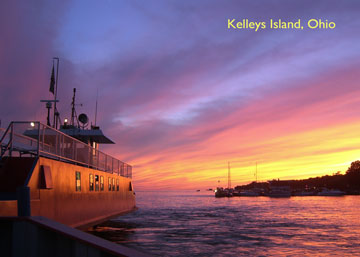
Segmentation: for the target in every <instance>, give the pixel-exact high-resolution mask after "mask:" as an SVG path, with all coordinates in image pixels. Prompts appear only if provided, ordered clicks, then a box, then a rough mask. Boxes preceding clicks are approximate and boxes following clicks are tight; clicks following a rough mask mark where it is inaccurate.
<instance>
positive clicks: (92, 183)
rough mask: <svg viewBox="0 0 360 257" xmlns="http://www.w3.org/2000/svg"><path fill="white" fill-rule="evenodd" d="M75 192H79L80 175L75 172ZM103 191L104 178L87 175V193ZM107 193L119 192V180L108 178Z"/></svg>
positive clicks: (78, 172)
mask: <svg viewBox="0 0 360 257" xmlns="http://www.w3.org/2000/svg"><path fill="white" fill-rule="evenodd" d="M75 180H76V187H75V190H76V191H81V173H80V171H76V172H75ZM94 190H95V191H104V176H99V175H94V174H89V191H94ZM108 191H119V179H116V185H115V178H110V177H109V178H108Z"/></svg>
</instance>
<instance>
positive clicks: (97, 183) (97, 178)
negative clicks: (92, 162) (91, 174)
mask: <svg viewBox="0 0 360 257" xmlns="http://www.w3.org/2000/svg"><path fill="white" fill-rule="evenodd" d="M95 191H99V175H95Z"/></svg>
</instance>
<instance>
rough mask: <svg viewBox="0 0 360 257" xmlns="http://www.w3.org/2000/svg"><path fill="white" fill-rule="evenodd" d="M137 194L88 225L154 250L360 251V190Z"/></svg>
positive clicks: (350, 253) (245, 253) (154, 252)
mask: <svg viewBox="0 0 360 257" xmlns="http://www.w3.org/2000/svg"><path fill="white" fill-rule="evenodd" d="M136 196H137V206H138V207H139V210H138V211H136V212H134V213H131V214H128V215H125V216H120V217H118V218H116V219H114V220H112V221H109V222H106V223H104V224H102V225H100V226H99V227H97V229H96V230H95V231H92V232H91V233H94V234H96V235H97V236H100V237H103V238H106V239H108V240H110V241H114V242H117V243H120V244H123V245H126V246H128V247H131V248H134V249H137V250H140V251H142V252H146V253H149V254H151V255H154V256H302V255H307V256H309V255H315V256H360V196H343V197H319V196H318V197H315V196H313V197H310V196H309V197H291V198H283V199H281V198H268V197H233V198H215V197H214V194H213V193H212V192H137V195H136Z"/></svg>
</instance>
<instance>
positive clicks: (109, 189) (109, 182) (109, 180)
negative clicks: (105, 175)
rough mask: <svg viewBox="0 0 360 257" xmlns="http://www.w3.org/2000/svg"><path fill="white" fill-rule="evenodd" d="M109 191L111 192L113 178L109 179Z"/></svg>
mask: <svg viewBox="0 0 360 257" xmlns="http://www.w3.org/2000/svg"><path fill="white" fill-rule="evenodd" d="M108 181H109V191H111V178H109V180H108Z"/></svg>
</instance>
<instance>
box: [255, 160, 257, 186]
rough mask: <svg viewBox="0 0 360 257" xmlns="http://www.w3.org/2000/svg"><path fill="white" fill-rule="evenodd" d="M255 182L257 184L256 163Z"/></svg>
mask: <svg viewBox="0 0 360 257" xmlns="http://www.w3.org/2000/svg"><path fill="white" fill-rule="evenodd" d="M255 182H256V183H257V162H256V172H255Z"/></svg>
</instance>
